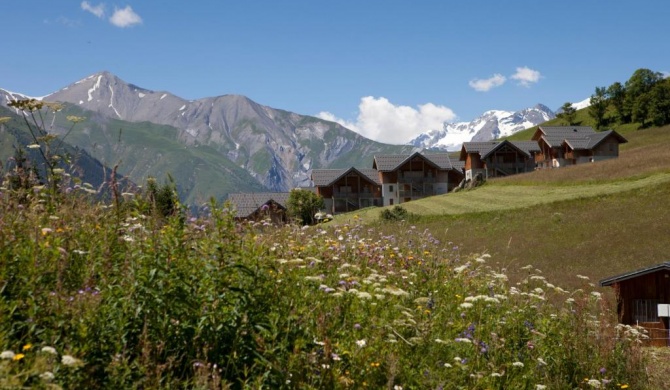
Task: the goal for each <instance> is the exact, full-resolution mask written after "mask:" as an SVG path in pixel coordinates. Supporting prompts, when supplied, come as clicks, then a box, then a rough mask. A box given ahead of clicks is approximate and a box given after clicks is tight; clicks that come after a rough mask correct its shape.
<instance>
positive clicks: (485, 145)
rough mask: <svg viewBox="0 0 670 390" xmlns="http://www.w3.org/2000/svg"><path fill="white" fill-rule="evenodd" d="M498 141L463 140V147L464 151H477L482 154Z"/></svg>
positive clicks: (493, 146) (496, 144)
mask: <svg viewBox="0 0 670 390" xmlns="http://www.w3.org/2000/svg"><path fill="white" fill-rule="evenodd" d="M499 143H500V142H498V141H486V142H463V148H465V152H466V153H479V154H480V155H484V154H487V153H488V152H489V151H491V150H492V149H493V148H495V147H496V146H498V144H499Z"/></svg>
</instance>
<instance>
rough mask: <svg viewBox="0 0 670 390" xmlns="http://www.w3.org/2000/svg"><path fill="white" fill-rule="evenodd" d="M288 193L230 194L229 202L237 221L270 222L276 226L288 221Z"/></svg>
mask: <svg viewBox="0 0 670 390" xmlns="http://www.w3.org/2000/svg"><path fill="white" fill-rule="evenodd" d="M288 198H289V193H288V192H259V193H251V194H249V193H237V194H229V195H228V201H229V202H230V203H231V205H232V206H233V209H234V210H235V219H236V220H249V221H262V220H269V221H270V222H272V223H274V224H283V223H286V222H287V221H288V216H287V213H286V204H287V202H288Z"/></svg>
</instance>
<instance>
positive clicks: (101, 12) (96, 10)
mask: <svg viewBox="0 0 670 390" xmlns="http://www.w3.org/2000/svg"><path fill="white" fill-rule="evenodd" d="M81 9H83V10H84V11H88V12H90V13H92V14H93V15H95V16H97V17H99V18H102V17H103V16H105V4H104V3H100V4H98V5H91V3H89V2H88V1H82V2H81Z"/></svg>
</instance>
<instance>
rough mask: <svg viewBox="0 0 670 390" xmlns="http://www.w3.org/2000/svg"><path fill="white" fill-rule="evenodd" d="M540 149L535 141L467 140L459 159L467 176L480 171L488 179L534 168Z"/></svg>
mask: <svg viewBox="0 0 670 390" xmlns="http://www.w3.org/2000/svg"><path fill="white" fill-rule="evenodd" d="M539 151H540V148H539V146H538V144H537V142H535V141H507V140H505V141H488V142H464V143H463V146H462V147H461V154H460V157H459V160H460V161H462V162H464V173H465V179H466V180H472V178H473V177H475V176H476V175H477V174H480V173H481V174H482V176H483V177H484V179H488V178H490V177H500V176H508V175H515V174H517V173H524V172H532V171H533V170H535V154H536V153H538V152H539Z"/></svg>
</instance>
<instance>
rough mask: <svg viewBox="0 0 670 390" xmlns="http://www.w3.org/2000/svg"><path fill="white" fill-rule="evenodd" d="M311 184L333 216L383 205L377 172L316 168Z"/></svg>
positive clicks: (372, 170)
mask: <svg viewBox="0 0 670 390" xmlns="http://www.w3.org/2000/svg"><path fill="white" fill-rule="evenodd" d="M312 182H313V183H314V186H315V187H316V194H317V195H320V196H321V197H322V198H323V201H324V203H325V205H326V210H327V212H329V213H331V214H335V213H344V212H348V211H355V210H358V209H361V208H364V207H370V206H381V205H382V203H383V202H382V189H381V183H380V182H379V175H378V173H377V171H376V170H374V169H358V168H353V167H352V168H349V169H314V170H312Z"/></svg>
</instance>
